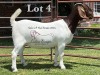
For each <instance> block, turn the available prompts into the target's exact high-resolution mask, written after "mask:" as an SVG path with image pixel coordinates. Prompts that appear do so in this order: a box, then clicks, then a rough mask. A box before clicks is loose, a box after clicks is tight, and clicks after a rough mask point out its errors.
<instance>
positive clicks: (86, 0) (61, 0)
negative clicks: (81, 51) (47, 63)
mask: <svg viewBox="0 0 100 75" xmlns="http://www.w3.org/2000/svg"><path fill="white" fill-rule="evenodd" d="M96 1H99V0H94V1H93V0H92V1H91V0H84V2H96ZM68 2H83V0H76V1H75V0H72V1H71V0H70V1H67V0H66V1H64V0H57V7H58V3H68ZM0 3H50V4H51V8H52V11H51V16H47V17H27V18H48V17H50V18H51V19H52V20H53V19H54V18H53V13H55V12H56V10H57V11H58V8H56V6H53V3H52V0H51V1H43V2H42V1H7V2H6V1H0ZM55 17H56V18H58V17H66V16H58V12H56V15H55ZM0 18H10V17H0ZM18 18H24V17H18ZM96 18H100V17H96ZM11 28H12V27H0V29H11ZM77 29H96V30H98V29H99V30H100V28H96V27H77ZM2 38H3V39H7V38H12V37H11V36H0V39H2ZM74 38H76V39H83V40H84V39H92V40H100V38H95V37H80V36H74ZM67 47H72V48H86V49H94V50H100V48H95V47H86V46H72V45H68V46H67ZM0 48H13V46H0ZM53 55H54V53H53V51H52V48H51V53H50V54H42V55H41V54H25V55H24V56H50V57H51V61H52V60H53ZM0 56H2V57H5V56H11V55H10V54H8V55H5V54H0ZM65 56H71V57H82V58H92V59H100V57H94V56H82V55H73V54H65Z"/></svg>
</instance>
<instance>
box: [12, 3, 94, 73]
mask: <svg viewBox="0 0 100 75" xmlns="http://www.w3.org/2000/svg"><path fill="white" fill-rule="evenodd" d="M20 13H21V9H20V8H19V9H17V10H16V11H15V13H14V14H13V15H12V16H11V18H10V22H11V26H12V38H13V43H14V49H13V51H12V70H13V72H16V71H18V70H17V65H16V57H17V55H18V54H19V56H20V58H21V63H22V64H23V65H24V66H25V65H26V63H25V60H24V57H23V50H24V46H25V45H28V46H30V47H36V48H51V47H55V58H54V66H60V68H61V69H66V67H65V65H64V63H63V55H64V48H65V46H66V45H67V44H69V43H70V42H71V40H72V38H73V35H74V32H75V30H76V27H77V26H78V22H79V21H80V20H82V19H92V18H93V13H92V10H91V9H90V8H89V7H88V6H87V5H86V4H82V3H77V4H75V6H74V8H73V10H72V12H71V14H70V15H69V16H68V18H67V20H66V21H67V22H65V21H64V20H63V19H61V20H57V21H54V22H49V23H41V22H36V21H31V20H20V21H15V19H16V18H17V16H18V15H19V14H20ZM58 56H59V57H60V63H59V64H58V62H57V61H58V60H57V57H58Z"/></svg>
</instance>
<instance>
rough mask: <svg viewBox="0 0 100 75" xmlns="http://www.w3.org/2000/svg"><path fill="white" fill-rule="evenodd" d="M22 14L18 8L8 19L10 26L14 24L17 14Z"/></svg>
mask: <svg viewBox="0 0 100 75" xmlns="http://www.w3.org/2000/svg"><path fill="white" fill-rule="evenodd" d="M21 12H22V10H21V9H20V8H18V9H17V10H16V11H15V12H14V13H13V14H12V16H11V18H10V23H11V26H13V23H14V22H15V19H16V18H17V16H19V14H20V13H21Z"/></svg>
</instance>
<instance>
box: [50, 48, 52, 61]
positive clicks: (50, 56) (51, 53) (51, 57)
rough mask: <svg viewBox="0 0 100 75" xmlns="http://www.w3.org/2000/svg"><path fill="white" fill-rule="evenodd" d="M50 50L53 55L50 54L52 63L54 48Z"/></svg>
mask: <svg viewBox="0 0 100 75" xmlns="http://www.w3.org/2000/svg"><path fill="white" fill-rule="evenodd" d="M50 50H51V54H50V57H51V58H50V59H51V62H52V60H53V51H52V48H50Z"/></svg>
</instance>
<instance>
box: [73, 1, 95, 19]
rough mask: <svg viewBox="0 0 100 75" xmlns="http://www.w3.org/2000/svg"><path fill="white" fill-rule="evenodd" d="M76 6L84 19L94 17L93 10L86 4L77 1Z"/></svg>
mask: <svg viewBox="0 0 100 75" xmlns="http://www.w3.org/2000/svg"><path fill="white" fill-rule="evenodd" d="M75 6H76V8H77V9H78V12H79V15H80V17H81V18H82V19H92V18H93V11H92V10H91V8H89V7H88V6H87V5H86V4H82V3H77V4H75Z"/></svg>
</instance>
